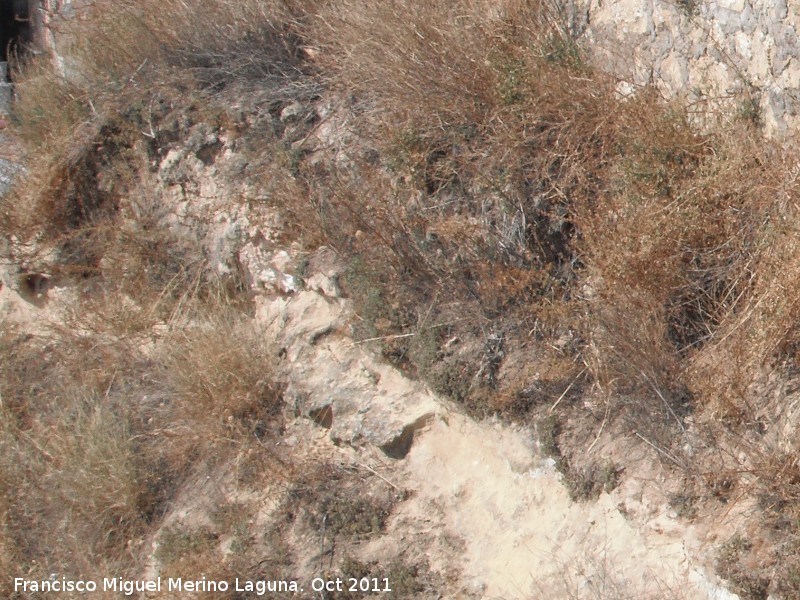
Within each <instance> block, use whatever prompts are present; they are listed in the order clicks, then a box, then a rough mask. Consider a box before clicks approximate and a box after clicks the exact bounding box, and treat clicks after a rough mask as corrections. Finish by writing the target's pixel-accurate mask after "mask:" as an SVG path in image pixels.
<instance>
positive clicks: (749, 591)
mask: <svg viewBox="0 0 800 600" xmlns="http://www.w3.org/2000/svg"><path fill="white" fill-rule="evenodd" d="M751 548H752V544H751V543H750V542H748V541H747V540H746V539H745V538H743V537H742V536H740V535H735V536H733V537H732V538H731V539H729V540H728V541H727V542H725V543H724V544H723V545H722V547H721V548H720V549H719V553H718V554H717V563H716V569H717V573H719V575H720V576H721V577H723V578H724V579H727V580H728V581H730V582H731V584H732V585H733V588H734V591H735V592H736V593H737V594H740V595H741V596H742V597H744V598H747V599H748V600H766V598H767V595H768V590H769V580H768V579H765V578H764V577H762V576H760V575H759V574H758V573H757V572H754V571H753V570H752V569H751V568H749V567H748V566H747V565H746V564H745V563H744V560H745V558H746V556H747V554H748V552H749V551H750V549H751Z"/></svg>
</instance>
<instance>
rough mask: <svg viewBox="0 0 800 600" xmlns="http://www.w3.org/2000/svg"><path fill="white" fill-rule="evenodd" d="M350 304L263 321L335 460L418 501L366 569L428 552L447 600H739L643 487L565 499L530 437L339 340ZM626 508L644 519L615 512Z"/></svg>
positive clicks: (319, 301)
mask: <svg viewBox="0 0 800 600" xmlns="http://www.w3.org/2000/svg"><path fill="white" fill-rule="evenodd" d="M348 308H349V307H348V305H347V302H346V301H342V300H340V299H336V298H324V297H323V296H321V295H319V294H316V293H313V292H301V293H300V294H298V295H297V296H295V297H293V298H291V299H288V300H287V299H278V300H274V301H271V302H269V303H265V304H263V305H262V306H261V308H260V310H259V317H258V318H259V320H261V321H262V323H266V324H269V326H270V327H271V328H272V331H273V335H275V337H276V340H277V341H278V343H279V344H282V345H283V346H284V347H285V348H286V349H287V352H286V356H287V360H288V361H289V366H290V368H289V369H288V373H289V379H290V389H291V390H292V393H293V394H295V398H296V402H298V403H299V404H302V405H303V407H304V409H305V410H307V411H311V410H315V411H316V410H319V409H320V408H321V407H330V409H331V412H332V415H333V416H332V423H326V427H328V428H329V435H328V437H329V438H331V439H332V440H335V441H336V442H337V444H338V447H339V451H341V448H342V447H345V448H346V449H347V450H348V451H349V452H353V454H354V456H355V457H357V458H358V459H359V460H361V461H367V460H369V459H370V458H369V457H371V459H372V461H371V462H372V463H373V466H374V467H375V469H376V470H377V471H379V472H380V473H381V474H382V475H383V476H385V477H386V478H387V479H388V480H390V481H391V482H392V483H394V485H396V486H398V487H401V488H405V489H409V490H413V492H414V493H413V494H412V496H411V497H410V498H409V499H407V500H406V501H404V502H403V503H402V504H400V505H399V506H398V507H396V509H395V511H394V515H393V518H392V520H391V523H390V526H389V528H388V530H387V532H386V535H384V536H382V537H381V538H379V539H377V540H375V541H373V542H370V543H369V544H368V545H367V546H366V547H365V548H364V549H363V550H362V558H363V559H364V560H376V559H377V560H381V559H386V560H388V559H389V558H391V557H392V556H396V554H397V552H398V551H405V552H413V554H414V555H418V556H419V557H424V558H425V559H426V560H427V561H428V562H429V563H430V565H431V567H432V569H434V570H435V571H437V572H439V573H442V574H448V575H450V581H451V584H450V585H451V586H452V589H448V590H447V592H445V593H444V595H443V597H445V598H486V599H489V598H503V599H514V598H519V599H526V598H554V599H557V598H587V599H594V598H597V599H600V598H603V599H616V598H637V599H639V598H653V599H676V600H677V599H686V600H700V599H703V600H706V599H708V600H731V599H734V598H736V596H735V595H733V594H730V593H729V592H727V591H726V590H724V589H723V588H721V587H718V586H717V585H716V583H715V581H716V579H715V578H714V576H713V575H711V574H708V573H707V571H706V569H704V568H703V566H702V565H703V564H709V560H710V559H711V558H713V548H710V547H705V546H703V545H702V544H701V543H700V542H699V541H698V537H699V536H697V535H696V532H695V530H694V528H693V527H692V526H690V525H687V524H686V523H683V522H681V521H680V520H677V519H675V518H674V515H673V516H670V514H669V513H670V511H669V508H668V507H667V506H666V505H665V506H647V505H646V504H642V500H641V498H642V493H641V489H639V490H638V492H636V495H637V497H636V498H634V497H630V494H631V493H632V492H631V490H635V489H636V486H624V485H623V486H621V487H620V488H619V489H617V490H615V491H614V492H612V493H611V494H602V495H601V496H600V498H599V499H598V500H597V501H595V502H587V503H574V502H572V501H571V500H570V497H569V494H568V492H567V490H566V488H565V486H564V485H563V484H562V483H561V480H560V477H561V476H560V474H559V473H558V472H557V471H556V469H555V467H554V466H553V465H552V461H550V462H548V461H547V460H544V459H542V457H541V456H540V455H539V454H538V452H537V450H536V448H535V444H534V443H533V435H532V432H531V431H530V430H528V429H525V428H521V427H515V426H509V425H505V424H501V423H499V422H493V421H485V422H480V423H479V422H475V421H474V420H472V419H471V418H469V417H467V416H465V415H464V414H462V413H461V412H460V411H459V409H458V407H455V406H452V405H451V404H449V403H447V402H443V401H441V400H439V399H437V398H435V397H434V396H432V394H431V393H430V391H429V390H427V389H426V388H424V387H423V386H421V385H420V384H419V383H418V382H414V381H410V380H408V379H406V378H404V377H402V376H400V374H399V373H398V372H397V371H395V370H394V369H392V368H391V367H390V366H387V365H385V364H383V363H381V362H380V361H378V360H376V359H375V358H374V357H373V356H372V355H370V354H369V353H368V352H366V351H365V350H363V348H362V347H360V346H357V345H354V344H353V342H352V340H351V339H350V338H348V337H347V335H346V328H345V327H344V325H343V323H344V320H345V319H346V317H347V314H348ZM356 399H358V400H357V401H356ZM423 415H424V416H425V417H426V420H425V421H424V423H422V424H421V423H420V418H421V416H423ZM403 424H406V425H409V426H411V425H413V427H414V428H415V434H414V436H413V444H412V445H411V446H410V450H409V451H408V453H407V455H405V456H404V457H403V458H401V459H397V460H393V459H390V458H387V457H385V456H383V455H381V454H380V453H379V452H378V451H377V450H376V448H375V446H378V445H379V443H376V440H380V442H381V443H385V442H386V441H387V440H389V439H390V438H391V437H392V435H399V433H398V432H399V431H401V430H402V426H403ZM393 432H394V433H393ZM343 442H344V443H343ZM626 475H630V474H629V473H626ZM626 494H627V495H626ZM630 506H634V507H636V508H637V509H638V508H641V509H642V510H641V511H639V510H636V511H634V513H636V514H638V515H639V516H633V514H631V513H629V514H628V515H627V516H626V514H623V511H622V510H620V507H625V508H627V507H630ZM626 512H627V511H626ZM704 561H705V562H704ZM453 574H457V575H456V581H453V577H452V576H453ZM454 584H455V585H454Z"/></svg>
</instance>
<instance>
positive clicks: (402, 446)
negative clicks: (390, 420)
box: [380, 415, 433, 460]
mask: <svg viewBox="0 0 800 600" xmlns="http://www.w3.org/2000/svg"><path fill="white" fill-rule="evenodd" d="M432 418H433V415H424V416H422V417H420V418H419V419H417V420H416V421H414V422H413V423H411V424H410V425H406V426H405V427H403V431H402V432H400V435H398V436H397V437H396V438H394V439H393V440H392V441H390V442H388V443H386V444H384V445H383V446H381V447H380V448H381V450H382V451H383V453H384V454H385V455H386V456H388V457H389V458H394V459H397V460H400V459H402V458H405V457H406V455H407V454H408V452H409V450H411V444H412V443H413V442H414V433H416V432H417V431H419V430H420V429H422V428H423V427H425V426H426V425H427V424H428V423H429V422H430V421H431V419H432Z"/></svg>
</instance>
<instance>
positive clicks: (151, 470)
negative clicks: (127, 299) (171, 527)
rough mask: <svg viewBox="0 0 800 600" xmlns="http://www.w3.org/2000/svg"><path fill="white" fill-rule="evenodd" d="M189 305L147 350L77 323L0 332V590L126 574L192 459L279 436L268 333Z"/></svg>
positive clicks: (216, 310) (226, 311)
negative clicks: (48, 331) (74, 327)
mask: <svg viewBox="0 0 800 600" xmlns="http://www.w3.org/2000/svg"><path fill="white" fill-rule="evenodd" d="M187 305H188V302H187ZM193 306H194V309H193V311H189V310H188V308H186V307H185V308H184V311H185V312H184V313H183V315H182V319H177V318H176V319H174V320H173V323H172V325H171V327H172V330H173V332H172V333H171V334H170V335H168V336H167V337H164V338H163V339H161V340H160V341H158V342H156V343H155V345H153V343H152V342H151V343H148V344H143V343H142V340H137V339H136V338H134V337H130V338H119V337H116V338H114V337H110V336H108V335H107V334H105V333H103V332H90V331H87V330H85V329H83V330H81V331H80V333H72V332H70V331H60V332H53V334H52V335H51V337H50V338H49V339H42V338H38V337H32V336H28V337H23V338H12V337H8V336H7V337H5V338H4V339H3V341H2V345H0V355H1V356H2V360H0V398H2V404H0V406H1V407H2V430H0V449H2V457H3V458H2V460H1V461H0V486H1V487H2V490H3V494H2V497H3V507H2V508H3V513H2V518H3V526H2V528H0V532H2V535H3V537H2V540H0V548H2V549H3V557H4V558H3V559H4V560H7V561H10V564H13V568H12V569H11V570H9V571H4V573H5V574H6V577H5V578H4V579H3V581H2V582H0V585H2V586H9V585H10V584H11V581H12V579H11V578H13V577H14V576H22V575H23V574H28V573H29V572H30V573H35V574H37V576H39V575H41V576H43V577H47V576H49V574H50V573H51V572H58V573H62V574H66V575H69V576H75V577H77V576H79V575H83V576H94V577H101V576H107V575H108V573H110V572H120V573H122V572H124V571H125V570H126V569H128V568H130V567H132V566H133V564H134V563H133V562H132V560H131V559H132V557H131V556H130V555H129V554H128V552H129V550H130V548H131V547H130V546H129V542H130V541H134V542H135V541H136V540H138V539H141V538H142V537H143V536H144V535H145V534H146V533H147V532H148V531H149V529H150V527H152V526H157V524H158V522H159V519H160V517H161V516H162V515H163V513H164V511H165V509H166V508H167V507H168V506H169V501H170V499H171V498H172V495H173V494H174V493H175V492H176V491H177V490H178V489H179V486H180V484H181V482H182V481H183V480H184V479H185V478H186V477H187V475H188V474H189V473H190V472H191V470H192V467H193V465H194V464H195V463H196V461H207V460H212V462H213V460H217V459H222V458H224V457H226V456H230V455H231V453H233V454H235V453H236V452H240V451H242V452H246V447H247V446H248V445H249V444H251V442H257V441H258V440H263V439H265V438H266V437H267V436H270V435H275V434H276V432H277V431H278V429H279V427H280V415H279V414H278V411H279V406H280V388H279V386H278V385H277V384H276V383H275V380H274V377H273V373H272V369H271V364H272V360H271V356H270V353H269V349H268V348H267V346H266V345H265V343H264V341H263V339H262V338H261V337H259V336H258V333H257V332H255V331H253V330H252V328H247V327H246V325H245V323H244V322H243V321H242V320H241V316H237V314H236V313H235V312H234V311H233V309H232V308H230V307H226V306H220V305H216V306H214V305H209V304H208V302H205V303H201V302H200V301H196V302H194V303H193ZM122 329H123V328H117V331H121V330H122ZM209 448H214V449H215V450H214V452H213V457H211V456H209V454H208V453H209ZM84 559H85V560H84ZM103 570H105V571H103Z"/></svg>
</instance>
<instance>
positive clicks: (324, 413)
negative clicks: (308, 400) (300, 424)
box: [308, 405, 333, 429]
mask: <svg viewBox="0 0 800 600" xmlns="http://www.w3.org/2000/svg"><path fill="white" fill-rule="evenodd" d="M308 416H309V417H310V418H311V420H313V421H314V423H316V424H317V425H319V426H320V427H324V428H325V429H330V428H331V427H332V426H333V407H331V406H330V405H328V406H323V407H322V408H317V409H315V410H310V411H308Z"/></svg>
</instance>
